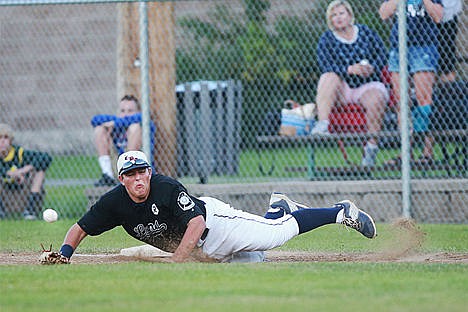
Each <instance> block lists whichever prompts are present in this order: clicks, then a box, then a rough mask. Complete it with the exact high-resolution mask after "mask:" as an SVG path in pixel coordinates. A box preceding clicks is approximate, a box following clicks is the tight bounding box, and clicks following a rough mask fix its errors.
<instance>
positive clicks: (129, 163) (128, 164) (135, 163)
mask: <svg viewBox="0 0 468 312" xmlns="http://www.w3.org/2000/svg"><path fill="white" fill-rule="evenodd" d="M139 165H148V163H147V162H146V161H144V160H143V159H138V158H135V159H132V160H129V161H126V162H124V163H123V165H122V168H120V172H119V174H120V173H121V172H122V171H124V170H127V169H129V168H131V167H133V166H139Z"/></svg>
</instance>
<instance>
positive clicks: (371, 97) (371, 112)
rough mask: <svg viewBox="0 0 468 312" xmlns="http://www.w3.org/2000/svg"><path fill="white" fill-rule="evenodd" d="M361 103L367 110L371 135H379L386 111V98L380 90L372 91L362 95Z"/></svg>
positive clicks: (368, 129) (368, 128)
mask: <svg viewBox="0 0 468 312" xmlns="http://www.w3.org/2000/svg"><path fill="white" fill-rule="evenodd" d="M360 103H361V105H362V106H363V107H364V108H365V110H366V120H367V131H368V132H369V133H370V134H377V133H379V132H380V130H381V129H382V119H383V113H384V111H385V96H384V95H383V94H382V92H380V91H379V90H377V89H371V90H369V91H367V92H366V93H364V94H363V95H362V97H361V99H360ZM374 141H375V140H374ZM374 143H376V142H374Z"/></svg>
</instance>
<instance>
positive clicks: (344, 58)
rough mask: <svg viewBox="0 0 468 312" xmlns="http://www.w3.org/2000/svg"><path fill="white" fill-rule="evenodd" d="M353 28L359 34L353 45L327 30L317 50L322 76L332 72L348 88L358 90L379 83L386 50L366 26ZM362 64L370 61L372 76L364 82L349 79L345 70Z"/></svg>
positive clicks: (354, 78)
mask: <svg viewBox="0 0 468 312" xmlns="http://www.w3.org/2000/svg"><path fill="white" fill-rule="evenodd" d="M355 26H356V27H357V28H358V34H357V38H356V40H355V41H354V42H343V41H342V40H339V39H338V38H337V37H336V36H335V35H334V34H333V32H332V31H331V30H328V31H326V32H325V33H324V34H323V35H322V37H321V38H320V40H319V43H318V47H317V59H318V64H319V67H320V71H321V74H323V73H328V72H334V73H336V74H338V75H339V76H340V77H341V79H343V80H345V81H346V82H347V83H348V85H349V86H350V87H351V88H357V87H359V86H361V85H363V84H365V83H368V82H371V81H381V79H380V73H381V70H382V68H383V67H384V66H385V62H386V58H387V52H386V50H385V46H384V44H383V41H382V39H381V38H380V37H379V35H378V34H377V33H376V32H374V31H373V30H371V29H370V28H369V27H367V26H366V25H355ZM362 60H368V61H369V64H370V65H372V66H373V67H374V73H373V74H372V75H371V76H369V77H367V78H365V77H361V76H359V75H349V74H348V73H347V72H348V67H349V66H350V65H353V64H356V63H359V62H360V61H362Z"/></svg>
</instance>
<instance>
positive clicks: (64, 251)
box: [60, 244, 74, 259]
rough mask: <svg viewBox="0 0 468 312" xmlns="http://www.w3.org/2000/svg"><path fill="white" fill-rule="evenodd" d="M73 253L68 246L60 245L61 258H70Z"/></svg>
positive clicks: (71, 248)
mask: <svg viewBox="0 0 468 312" xmlns="http://www.w3.org/2000/svg"><path fill="white" fill-rule="evenodd" d="M73 252H74V250H73V247H72V246H70V245H68V244H65V245H62V247H61V248H60V254H61V255H62V256H65V257H67V258H68V259H70V258H71V256H72V255H73Z"/></svg>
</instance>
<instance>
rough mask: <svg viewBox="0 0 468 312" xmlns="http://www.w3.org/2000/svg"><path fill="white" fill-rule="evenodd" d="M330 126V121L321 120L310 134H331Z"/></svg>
mask: <svg viewBox="0 0 468 312" xmlns="http://www.w3.org/2000/svg"><path fill="white" fill-rule="evenodd" d="M328 125H330V121H328V120H320V121H319V122H317V123H316V124H315V126H314V127H313V128H312V131H311V132H310V134H312V135H315V134H318V135H320V134H330V131H328Z"/></svg>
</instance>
